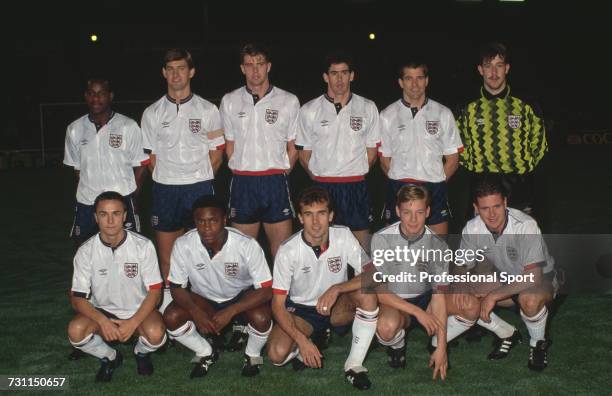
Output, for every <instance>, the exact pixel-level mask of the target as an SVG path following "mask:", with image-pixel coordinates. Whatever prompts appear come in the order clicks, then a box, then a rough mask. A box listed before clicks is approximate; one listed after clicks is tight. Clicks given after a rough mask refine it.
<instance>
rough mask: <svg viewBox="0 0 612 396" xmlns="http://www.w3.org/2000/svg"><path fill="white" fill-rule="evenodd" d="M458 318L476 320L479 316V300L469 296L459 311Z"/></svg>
mask: <svg viewBox="0 0 612 396" xmlns="http://www.w3.org/2000/svg"><path fill="white" fill-rule="evenodd" d="M459 316H461V317H463V318H465V319H469V320H477V319H478V317H479V316H480V300H478V299H477V298H476V297H474V296H470V298H469V302H468V304H467V305H466V306H465V307H464V308H463V309H462V310H461V312H460V313H459Z"/></svg>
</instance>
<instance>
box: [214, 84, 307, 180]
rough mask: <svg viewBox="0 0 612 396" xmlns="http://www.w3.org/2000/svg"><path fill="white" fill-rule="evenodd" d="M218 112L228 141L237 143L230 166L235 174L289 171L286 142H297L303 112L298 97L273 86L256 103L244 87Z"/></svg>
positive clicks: (233, 93) (226, 96) (226, 97)
mask: <svg viewBox="0 0 612 396" xmlns="http://www.w3.org/2000/svg"><path fill="white" fill-rule="evenodd" d="M219 110H220V112H221V120H222V123H223V130H224V131H225V139H226V140H228V141H233V142H234V153H233V154H232V158H230V160H229V164H228V166H229V168H230V169H231V170H232V171H238V172H240V171H243V172H263V171H267V170H287V169H289V168H290V163H289V156H288V155H287V142H289V141H291V140H295V136H296V133H297V117H298V113H299V111H300V102H299V101H298V98H297V97H296V96H295V95H293V94H292V93H289V92H287V91H284V90H282V89H280V88H278V87H271V90H270V91H269V92H268V93H267V94H266V95H265V96H264V97H262V98H261V99H259V100H258V101H257V103H255V104H253V95H252V94H251V93H249V92H248V91H247V89H246V87H242V88H238V89H236V90H234V91H232V92H230V93H228V94H226V95H225V96H223V99H222V100H221V106H220V109H219Z"/></svg>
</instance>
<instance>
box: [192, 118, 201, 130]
mask: <svg viewBox="0 0 612 396" xmlns="http://www.w3.org/2000/svg"><path fill="white" fill-rule="evenodd" d="M189 130H190V131H191V133H200V131H201V130H202V119H200V118H190V119H189Z"/></svg>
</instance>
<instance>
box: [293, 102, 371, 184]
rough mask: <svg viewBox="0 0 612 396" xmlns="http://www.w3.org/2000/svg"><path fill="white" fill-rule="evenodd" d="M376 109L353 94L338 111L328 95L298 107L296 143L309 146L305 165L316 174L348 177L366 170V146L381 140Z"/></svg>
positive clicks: (367, 168)
mask: <svg viewBox="0 0 612 396" xmlns="http://www.w3.org/2000/svg"><path fill="white" fill-rule="evenodd" d="M379 129H380V126H379V121H378V109H377V108H376V104H374V102H372V101H371V100H368V99H366V98H364V97H361V96H359V95H356V94H352V95H351V98H350V100H349V101H348V103H347V104H346V106H344V107H343V108H342V109H341V110H340V112H338V113H336V106H335V105H334V103H333V101H332V100H331V99H330V98H329V97H328V96H327V95H321V96H319V97H318V98H316V99H313V100H311V101H310V102H308V103H306V104H305V105H304V106H302V108H301V109H300V115H299V118H298V132H297V137H296V140H295V144H296V145H298V146H302V147H303V149H304V150H312V155H311V157H310V162H309V163H308V168H309V169H310V171H311V172H312V174H313V175H314V176H315V177H323V178H325V177H350V176H363V175H365V174H366V173H368V170H369V167H368V154H367V150H366V148H376V147H378V145H379V144H380V130H379Z"/></svg>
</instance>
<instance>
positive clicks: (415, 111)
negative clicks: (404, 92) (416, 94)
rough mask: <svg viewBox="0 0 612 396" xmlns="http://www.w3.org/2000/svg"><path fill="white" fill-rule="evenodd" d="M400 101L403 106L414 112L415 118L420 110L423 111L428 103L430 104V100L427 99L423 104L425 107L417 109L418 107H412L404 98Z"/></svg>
mask: <svg viewBox="0 0 612 396" xmlns="http://www.w3.org/2000/svg"><path fill="white" fill-rule="evenodd" d="M400 100H401V102H402V104H403V105H404V106H406V107H407V108H409V109H410V111H412V116H413V117H414V116H415V115H416V114H417V113H418V112H419V110H421V109H422V108H423V107H425V105H427V102H429V98H427V97H425V101H424V102H423V106H421V107H417V106H412V105H411V104H410V103H408V102H406V100H405V99H404V97H403V96H402V97H401V98H400Z"/></svg>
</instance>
